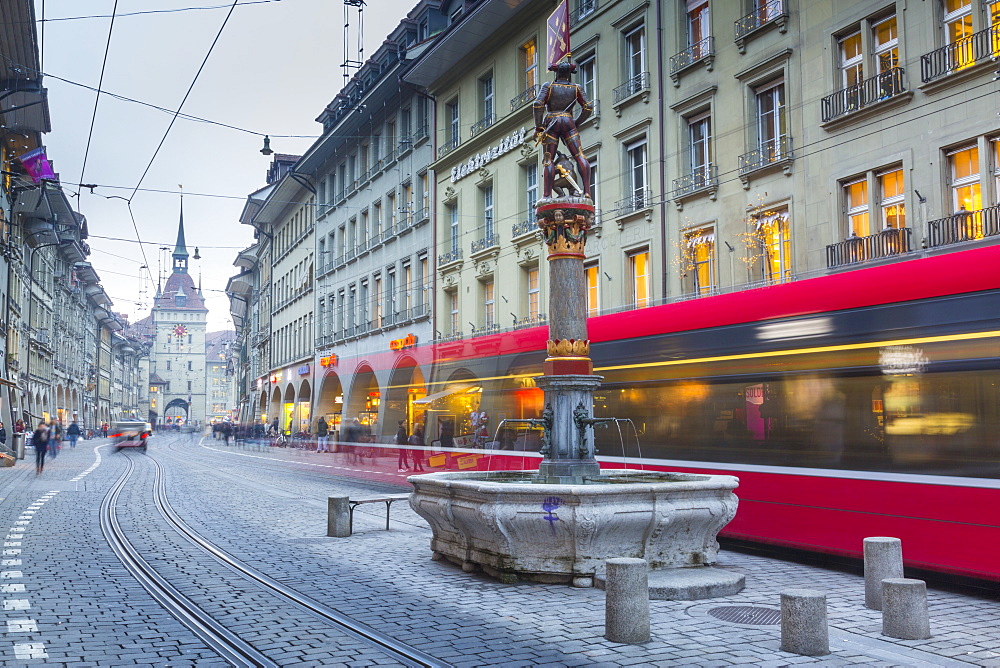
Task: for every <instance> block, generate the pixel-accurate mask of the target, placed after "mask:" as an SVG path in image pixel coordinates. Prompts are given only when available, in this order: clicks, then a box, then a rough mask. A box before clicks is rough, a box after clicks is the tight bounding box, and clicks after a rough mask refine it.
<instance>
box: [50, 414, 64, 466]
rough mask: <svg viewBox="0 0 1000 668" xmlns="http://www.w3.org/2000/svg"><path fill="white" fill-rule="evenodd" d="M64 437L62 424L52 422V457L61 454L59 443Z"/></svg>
mask: <svg viewBox="0 0 1000 668" xmlns="http://www.w3.org/2000/svg"><path fill="white" fill-rule="evenodd" d="M62 439H63V428H62V425H61V424H59V423H58V422H56V421H53V422H52V424H51V425H49V457H51V458H52V459H55V458H56V456H57V455H58V454H59V444H60V443H62Z"/></svg>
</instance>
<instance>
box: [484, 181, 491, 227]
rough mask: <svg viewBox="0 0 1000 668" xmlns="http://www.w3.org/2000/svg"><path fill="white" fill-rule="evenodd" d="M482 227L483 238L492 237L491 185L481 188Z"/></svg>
mask: <svg viewBox="0 0 1000 668" xmlns="http://www.w3.org/2000/svg"><path fill="white" fill-rule="evenodd" d="M483 228H484V234H483V238H484V239H490V238H492V237H493V185H492V184H491V185H488V186H486V187H485V188H483Z"/></svg>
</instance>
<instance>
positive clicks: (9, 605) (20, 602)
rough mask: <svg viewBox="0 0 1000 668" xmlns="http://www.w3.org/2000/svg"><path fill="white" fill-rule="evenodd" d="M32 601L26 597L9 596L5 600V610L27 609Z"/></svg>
mask: <svg viewBox="0 0 1000 668" xmlns="http://www.w3.org/2000/svg"><path fill="white" fill-rule="evenodd" d="M30 607H31V602H30V601H29V600H28V599H26V598H8V599H7V600H6V601H4V602H3V609H4V610H27V609H28V608H30Z"/></svg>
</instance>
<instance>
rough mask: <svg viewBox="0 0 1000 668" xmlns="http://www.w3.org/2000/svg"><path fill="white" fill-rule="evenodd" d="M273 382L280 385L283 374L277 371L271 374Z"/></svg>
mask: <svg viewBox="0 0 1000 668" xmlns="http://www.w3.org/2000/svg"><path fill="white" fill-rule="evenodd" d="M271 382H272V383H280V382H281V372H280V371H275V372H274V373H272V374H271Z"/></svg>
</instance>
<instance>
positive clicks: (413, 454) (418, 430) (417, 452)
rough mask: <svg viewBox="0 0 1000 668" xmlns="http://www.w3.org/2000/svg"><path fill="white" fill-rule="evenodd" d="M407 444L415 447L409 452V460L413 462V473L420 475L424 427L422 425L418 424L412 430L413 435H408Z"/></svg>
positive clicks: (422, 464)
mask: <svg viewBox="0 0 1000 668" xmlns="http://www.w3.org/2000/svg"><path fill="white" fill-rule="evenodd" d="M407 442H408V443H409V444H410V445H414V446H417V447H415V448H413V449H412V450H410V459H412V460H413V472H414V473H418V472H420V473H422V472H423V470H424V451H423V447H424V426H423V425H422V424H418V425H417V426H416V427H414V428H413V433H412V434H410V438H409V439H408V440H407Z"/></svg>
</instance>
